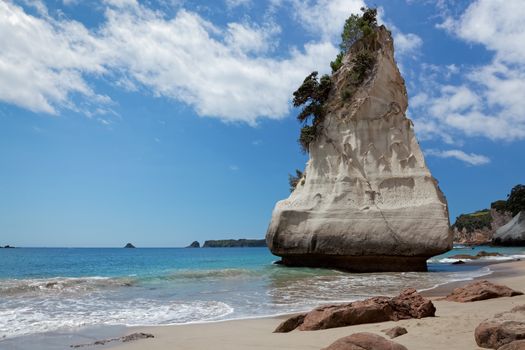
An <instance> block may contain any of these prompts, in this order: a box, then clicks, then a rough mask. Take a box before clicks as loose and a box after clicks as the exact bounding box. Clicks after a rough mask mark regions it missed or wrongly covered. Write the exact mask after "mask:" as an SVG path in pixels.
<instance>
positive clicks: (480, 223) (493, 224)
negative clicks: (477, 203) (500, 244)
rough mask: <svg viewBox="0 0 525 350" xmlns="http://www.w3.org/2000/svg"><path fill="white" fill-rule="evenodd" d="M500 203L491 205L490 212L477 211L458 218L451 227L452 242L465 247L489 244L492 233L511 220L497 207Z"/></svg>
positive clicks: (508, 215) (506, 212) (508, 214)
mask: <svg viewBox="0 0 525 350" xmlns="http://www.w3.org/2000/svg"><path fill="white" fill-rule="evenodd" d="M500 202H501V201H497V202H494V203H492V205H491V209H490V210H489V209H484V210H478V211H476V212H474V213H469V214H461V215H460V216H458V217H457V218H456V222H455V223H454V224H453V225H452V227H451V229H452V231H453V232H454V242H455V243H460V244H467V245H480V244H487V243H490V241H491V240H492V236H493V235H494V232H496V230H497V229H498V228H500V227H502V226H503V225H505V224H506V223H508V222H509V221H510V220H511V219H512V214H511V213H510V212H508V211H505V210H504V209H503V208H500V207H499V206H498V204H499V203H500ZM502 209H503V210H502Z"/></svg>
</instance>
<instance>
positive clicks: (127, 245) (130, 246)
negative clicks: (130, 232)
mask: <svg viewBox="0 0 525 350" xmlns="http://www.w3.org/2000/svg"><path fill="white" fill-rule="evenodd" d="M124 248H135V246H134V245H133V244H131V243H128V244H126V245H125V246H124Z"/></svg>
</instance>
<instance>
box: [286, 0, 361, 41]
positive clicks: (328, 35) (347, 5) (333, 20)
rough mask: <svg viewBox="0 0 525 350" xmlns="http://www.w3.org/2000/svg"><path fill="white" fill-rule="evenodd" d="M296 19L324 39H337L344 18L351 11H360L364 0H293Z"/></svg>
mask: <svg viewBox="0 0 525 350" xmlns="http://www.w3.org/2000/svg"><path fill="white" fill-rule="evenodd" d="M292 3H293V7H294V11H295V16H296V20H297V21H298V22H299V23H300V24H302V25H303V27H304V28H305V29H306V30H308V31H309V32H311V33H314V34H321V35H322V36H323V38H324V39H325V40H331V39H334V38H335V39H338V38H339V35H340V34H341V28H342V27H343V24H344V23H345V20H346V19H347V18H348V16H349V15H350V14H352V13H361V11H360V9H361V7H365V6H366V4H365V2H364V0H317V1H311V0H309V1H301V0H293V1H292Z"/></svg>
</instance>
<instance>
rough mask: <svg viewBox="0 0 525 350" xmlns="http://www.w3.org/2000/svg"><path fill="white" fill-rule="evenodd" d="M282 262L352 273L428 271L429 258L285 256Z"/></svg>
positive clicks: (288, 264) (289, 264) (296, 265)
mask: <svg viewBox="0 0 525 350" xmlns="http://www.w3.org/2000/svg"><path fill="white" fill-rule="evenodd" d="M281 262H282V264H283V265H286V266H292V267H327V268H337V269H341V270H345V271H350V272H377V271H385V272H396V271H397V272H400V271H401V272H403V271H417V272H426V271H427V258H426V257H413V256H411V257H402V256H363V257H361V256H338V255H334V256H331V255H315V254H310V255H288V256H286V255H285V256H283V257H282V260H281Z"/></svg>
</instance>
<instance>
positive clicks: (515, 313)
mask: <svg viewBox="0 0 525 350" xmlns="http://www.w3.org/2000/svg"><path fill="white" fill-rule="evenodd" d="M474 335H475V338H476V343H477V344H478V345H479V346H480V347H482V348H488V349H500V348H501V347H503V346H504V345H506V344H510V343H512V342H514V341H517V340H523V339H525V305H521V306H516V307H515V308H513V309H512V310H510V311H508V312H503V313H500V314H496V315H495V316H494V317H493V318H491V319H488V320H485V321H483V322H482V323H480V324H479V326H477V327H476V330H475V333H474ZM518 345H519V344H518ZM509 346H510V345H509ZM511 349H512V348H511ZM518 349H519V348H518Z"/></svg>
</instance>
